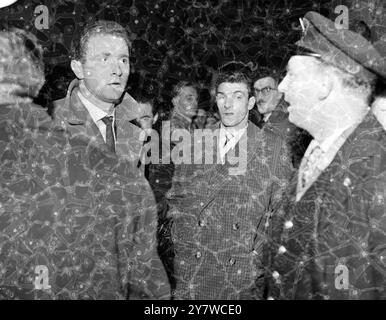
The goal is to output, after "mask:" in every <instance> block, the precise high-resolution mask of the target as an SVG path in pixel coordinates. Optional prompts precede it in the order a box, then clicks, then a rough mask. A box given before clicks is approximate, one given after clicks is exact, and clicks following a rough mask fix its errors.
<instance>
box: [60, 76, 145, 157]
mask: <svg viewBox="0 0 386 320" xmlns="http://www.w3.org/2000/svg"><path fill="white" fill-rule="evenodd" d="M78 91H79V82H78V80H77V79H75V80H73V81H72V82H71V84H70V86H69V88H68V91H67V95H66V97H65V98H63V99H60V100H57V101H55V102H54V111H53V118H54V120H55V122H56V124H57V125H59V126H62V127H64V128H65V129H66V130H67V131H69V132H71V134H73V135H82V136H84V137H87V139H89V140H91V143H92V144H93V145H94V146H99V148H103V149H104V150H106V151H107V150H108V147H107V145H106V143H105V142H104V140H103V137H102V135H101V133H100V131H99V129H98V127H97V126H96V124H95V123H94V121H93V120H92V118H91V116H90V114H89V112H88V110H87V109H86V107H85V106H84V105H83V103H82V102H81V100H80V99H79V96H78ZM136 108H137V102H136V101H135V100H134V99H133V98H132V97H131V96H130V95H129V94H127V93H126V94H125V95H124V97H123V100H122V102H121V103H120V104H118V105H117V106H116V107H115V118H116V121H115V123H116V136H117V137H116V139H117V140H116V147H115V149H116V154H117V155H118V156H119V157H120V158H123V159H125V160H129V161H132V162H134V163H136V164H138V161H139V158H140V154H141V149H142V145H143V140H144V138H145V134H143V136H141V134H142V132H143V131H142V129H141V128H139V127H138V126H136V125H135V124H133V123H132V120H133V119H135V118H136V114H135V113H136Z"/></svg>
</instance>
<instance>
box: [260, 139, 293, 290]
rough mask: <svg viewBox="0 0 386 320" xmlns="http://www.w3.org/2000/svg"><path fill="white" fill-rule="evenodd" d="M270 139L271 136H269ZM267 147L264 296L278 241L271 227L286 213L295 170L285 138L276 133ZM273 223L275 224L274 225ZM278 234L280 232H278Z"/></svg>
mask: <svg viewBox="0 0 386 320" xmlns="http://www.w3.org/2000/svg"><path fill="white" fill-rule="evenodd" d="M271 139H272V137H271ZM273 139H274V141H272V142H271V143H270V144H269V145H268V147H270V146H272V148H273V159H272V165H271V167H270V168H271V172H270V178H271V179H270V181H271V185H270V190H269V191H270V193H269V196H268V199H267V202H268V203H267V211H266V215H265V217H264V219H263V221H262V223H261V228H262V229H264V234H265V236H266V241H265V243H264V245H263V265H264V270H265V277H264V280H263V279H260V281H261V282H262V281H264V285H263V284H260V286H264V287H265V289H264V292H265V293H264V295H265V297H264V298H268V297H269V296H272V295H273V293H272V292H271V289H270V288H271V287H272V286H271V285H270V284H271V281H272V263H273V261H272V257H273V256H274V255H273V254H272V252H271V250H272V247H276V246H275V245H273V243H275V242H277V241H278V238H277V237H276V236H277V230H276V232H274V230H273V227H275V228H277V227H278V226H281V225H282V224H283V219H284V216H285V214H286V211H287V208H286V204H287V201H286V200H285V199H286V192H287V190H288V189H289V185H290V182H291V181H293V177H294V176H295V170H294V168H293V165H292V161H291V156H290V151H289V148H288V146H287V144H286V142H285V140H284V139H283V138H282V137H281V136H280V135H277V136H276V137H273ZM274 225H275V226H274ZM279 234H280V232H279Z"/></svg>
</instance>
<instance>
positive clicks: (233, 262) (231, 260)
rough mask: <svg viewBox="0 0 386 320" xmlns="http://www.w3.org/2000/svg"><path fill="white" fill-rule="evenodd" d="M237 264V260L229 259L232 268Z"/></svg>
mask: <svg viewBox="0 0 386 320" xmlns="http://www.w3.org/2000/svg"><path fill="white" fill-rule="evenodd" d="M235 263H236V260H235V259H233V258H230V259H229V264H230V265H231V266H233V265H234V264H235Z"/></svg>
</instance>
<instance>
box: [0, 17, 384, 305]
mask: <svg viewBox="0 0 386 320" xmlns="http://www.w3.org/2000/svg"><path fill="white" fill-rule="evenodd" d="M301 25H302V27H303V36H302V38H301V40H299V41H298V42H297V46H298V48H299V52H297V53H296V54H295V55H293V56H292V57H291V58H290V60H289V61H288V65H287V70H286V75H285V77H284V78H283V79H280V77H279V76H278V75H277V74H269V73H268V74H266V73H261V74H259V75H258V77H257V78H256V79H250V78H249V77H248V76H247V75H246V74H245V73H244V72H243V70H242V69H237V68H233V69H232V70H230V69H226V70H225V69H220V70H219V72H218V75H217V77H216V82H215V84H214V88H213V92H214V97H213V98H214V101H215V106H216V109H215V110H216V111H213V112H209V111H208V110H204V109H201V108H200V107H199V104H198V100H199V89H198V87H197V85H196V83H194V82H191V81H190V80H189V79H183V80H182V81H180V82H179V83H177V84H176V86H175V88H174V90H173V92H172V96H173V97H172V100H171V101H170V103H171V110H170V115H169V117H168V119H164V118H162V117H161V116H160V114H159V112H158V110H157V107H156V99H157V97H152V96H149V95H146V94H138V93H137V94H133V96H132V95H130V93H129V92H127V91H126V87H127V82H128V78H129V74H130V49H131V42H130V37H129V35H128V33H127V31H126V29H125V28H124V27H123V26H121V25H120V24H118V23H116V22H114V21H105V20H96V21H93V22H91V23H89V24H88V25H87V26H85V27H84V29H83V31H82V33H81V34H80V36H79V38H78V39H76V41H74V45H73V50H72V56H71V69H72V71H73V72H74V80H73V81H72V82H71V84H70V85H69V88H68V91H67V95H66V97H64V98H63V99H61V100H58V101H53V102H52V105H53V109H52V112H50V115H49V114H48V113H47V111H46V110H45V109H44V108H42V107H40V106H38V105H36V104H34V102H33V101H34V97H36V96H37V95H38V93H39V90H40V89H41V87H42V85H43V84H44V81H45V80H44V65H43V59H42V48H41V47H40V46H39V45H38V43H37V41H36V39H35V38H34V37H33V36H32V35H30V34H28V33H27V32H25V31H22V30H5V31H1V32H0V43H1V45H0V69H1V72H0V77H1V81H0V96H1V100H0V103H1V107H0V155H1V164H0V175H1V179H0V297H1V298H2V299H178V300H180V299H184V300H185V299H193V300H196V299H197V300H198V299H206V300H215V299H223V300H229V299H259V300H260V299H386V245H385V244H386V209H385V208H386V206H385V201H386V131H385V130H386V113H385V111H386V98H385V84H384V81H386V51H385V50H384V49H383V48H384V44H383V43H375V44H373V43H371V42H370V40H368V39H366V37H365V36H364V35H362V34H360V33H359V32H358V31H351V30H348V29H339V28H336V26H335V25H334V22H333V21H330V20H328V19H327V18H325V17H323V16H321V15H320V14H318V13H316V12H308V13H307V14H306V15H305V17H304V18H303V19H302V20H301ZM346 39H350V41H346ZM187 77H188V75H187ZM252 80H253V81H252ZM143 91H144V92H146V88H144V90H143ZM337 268H346V269H347V270H348V273H347V277H346V278H344V277H341V275H340V274H337V271H336V270H337Z"/></svg>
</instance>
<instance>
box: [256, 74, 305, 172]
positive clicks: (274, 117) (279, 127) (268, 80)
mask: <svg viewBox="0 0 386 320" xmlns="http://www.w3.org/2000/svg"><path fill="white" fill-rule="evenodd" d="M277 87H278V81H277V80H276V79H275V78H274V77H272V76H270V75H266V76H263V77H262V78H260V79H258V80H256V81H255V83H254V84H253V94H254V96H255V99H256V106H257V110H258V111H259V114H260V115H261V118H260V121H259V122H258V123H257V126H259V127H260V128H262V127H264V126H267V127H269V128H271V129H273V130H274V131H275V132H276V133H278V134H279V135H281V136H282V138H283V139H284V140H285V141H286V143H287V145H288V148H289V150H290V153H291V158H292V159H291V160H292V164H293V166H294V167H295V168H297V167H298V166H299V163H300V160H301V158H302V157H303V155H304V152H305V151H306V148H307V146H308V144H309V143H310V141H311V137H310V135H309V134H308V133H307V132H306V131H304V130H302V129H300V128H297V127H296V126H295V125H294V124H292V123H291V122H290V121H289V120H288V111H287V107H288V104H287V103H286V102H285V100H284V98H283V93H282V92H280V91H279V90H278V88H277Z"/></svg>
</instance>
